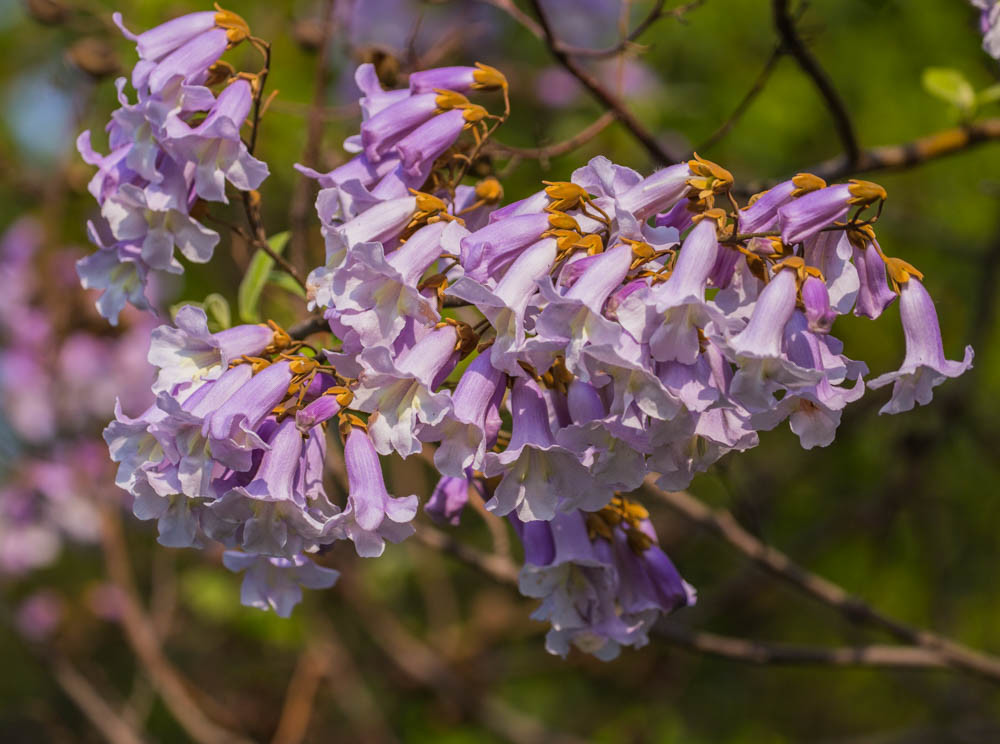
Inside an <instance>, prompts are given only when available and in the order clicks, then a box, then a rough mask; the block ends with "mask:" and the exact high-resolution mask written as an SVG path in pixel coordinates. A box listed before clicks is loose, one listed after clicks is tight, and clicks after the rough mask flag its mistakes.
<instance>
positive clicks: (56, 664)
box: [49, 656, 145, 744]
mask: <svg viewBox="0 0 1000 744" xmlns="http://www.w3.org/2000/svg"><path fill="white" fill-rule="evenodd" d="M49 667H50V669H51V670H52V677H53V678H54V679H55V681H56V683H57V684H58V685H59V688H60V689H61V690H62V691H63V692H64V693H66V697H68V698H69V699H70V700H72V701H73V703H74V704H75V705H76V707H77V708H79V709H80V712H82V713H83V715H84V716H86V718H87V720H88V721H90V723H91V724H92V725H93V727H94V728H95V729H97V730H98V731H99V732H100V733H101V736H103V737H104V738H105V739H106V740H107V741H108V744H143V742H144V741H145V739H143V737H142V735H141V733H140V732H138V731H136V730H135V729H134V728H132V726H131V725H130V724H129V723H128V721H126V720H125V719H124V718H122V717H121V716H119V715H118V714H117V713H116V712H115V709H114V708H113V707H112V706H111V705H109V704H108V702H107V701H106V700H105V699H104V698H103V697H101V694H100V693H99V692H98V691H97V690H96V689H95V688H94V686H93V685H92V684H91V683H90V682H89V681H88V680H87V678H86V677H84V676H83V675H82V674H81V673H80V672H79V671H78V670H77V669H76V667H74V666H73V664H72V663H70V661H69V660H68V659H66V658H63V657H61V656H55V657H53V658H52V659H51V660H50V663H49Z"/></svg>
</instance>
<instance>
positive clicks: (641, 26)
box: [559, 0, 705, 59]
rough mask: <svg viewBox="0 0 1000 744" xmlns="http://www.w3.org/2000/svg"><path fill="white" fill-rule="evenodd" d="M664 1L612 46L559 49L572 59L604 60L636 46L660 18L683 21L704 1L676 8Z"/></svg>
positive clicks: (658, 0)
mask: <svg viewBox="0 0 1000 744" xmlns="http://www.w3.org/2000/svg"><path fill="white" fill-rule="evenodd" d="M666 4H667V3H666V0H657V2H655V3H654V4H653V7H652V8H650V10H649V13H647V14H646V17H645V18H643V19H642V20H641V21H639V23H637V24H636V26H635V28H633V29H632V30H631V31H630V32H629V33H628V34H627V35H625V36H624V37H623V38H622V40H621V41H619V42H618V43H617V44H614V45H613V46H609V47H605V48H604V49H589V48H587V47H577V46H571V45H569V44H560V45H559V46H560V48H561V49H562V50H563V51H565V52H566V53H567V54H571V55H573V56H574V57H591V58H597V59H600V58H605V57H614V56H617V55H619V54H621V53H622V52H624V51H626V50H627V49H629V48H630V47H633V46H636V42H638V41H639V37H640V36H642V35H643V34H644V33H646V31H648V30H649V28H650V27H651V26H652V25H653V24H654V23H656V22H657V21H659V20H660V19H662V18H667V17H668V16H669V17H672V18H676V19H677V20H679V21H680V20H683V18H684V16H685V15H687V14H688V13H690V12H691V11H692V10H694V9H695V8H697V7H699V6H701V5H704V4H705V0H692V2H688V3H685V4H684V5H680V6H678V7H676V8H664V6H665V5H666Z"/></svg>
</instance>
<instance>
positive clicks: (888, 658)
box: [656, 624, 948, 669]
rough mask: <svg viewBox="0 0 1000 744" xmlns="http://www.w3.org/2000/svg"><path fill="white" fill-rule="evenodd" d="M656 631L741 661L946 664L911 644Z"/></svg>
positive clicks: (933, 666)
mask: <svg viewBox="0 0 1000 744" xmlns="http://www.w3.org/2000/svg"><path fill="white" fill-rule="evenodd" d="M656 634H657V635H658V636H660V637H662V638H663V639H665V640H666V641H668V642H670V643H671V644H673V645H675V646H678V647H680V648H685V649H688V650H689V651H694V652H697V653H701V654H707V655H709V656H718V657H720V658H723V659H729V660H730V661H739V662H742V663H745V664H757V665H777V666H804V665H820V666H832V667H896V668H909V669H942V668H947V667H948V665H947V664H946V663H945V662H944V661H943V660H942V659H941V657H940V656H939V655H938V654H937V653H935V652H933V651H930V650H928V649H925V648H915V647H913V646H879V645H873V646H841V647H832V648H824V647H821V646H799V645H791V644H785V643H762V642H760V641H751V640H747V639H744V638H731V637H729V636H721V635H716V634H714V633H704V632H695V631H690V630H687V629H685V628H679V627H676V626H673V625H667V624H662V625H661V626H657V628H656Z"/></svg>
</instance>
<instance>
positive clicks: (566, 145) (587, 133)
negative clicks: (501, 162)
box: [489, 111, 617, 161]
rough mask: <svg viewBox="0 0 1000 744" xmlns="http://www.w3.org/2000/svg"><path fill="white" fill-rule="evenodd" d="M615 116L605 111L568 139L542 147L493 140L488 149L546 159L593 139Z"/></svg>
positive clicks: (611, 112) (518, 155)
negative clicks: (520, 145)
mask: <svg viewBox="0 0 1000 744" xmlns="http://www.w3.org/2000/svg"><path fill="white" fill-rule="evenodd" d="M616 118H617V117H616V115H615V112H614V111H605V112H604V113H603V114H601V115H600V116H599V117H597V118H596V119H595V120H594V121H592V122H591V123H590V124H588V125H587V126H586V127H584V128H583V129H581V130H580V131H579V132H577V133H576V134H574V135H573V136H572V137H570V138H569V139H565V140H563V141H562V142H554V143H552V144H551V145H546V146H544V147H515V146H514V145H506V144H504V143H503V142H497V141H495V140H494V141H493V142H492V143H490V148H489V149H490V150H493V151H497V152H499V153H501V154H507V155H516V156H517V157H521V158H530V159H533V160H542V161H547V160H549V159H550V158H556V157H559V156H560V155H565V154H567V153H569V152H572V151H573V150H575V149H577V148H578V147H582V146H583V145H585V144H587V143H588V142H590V140H592V139H594V137H596V136H597V135H599V134H600V133H601V132H603V131H604V130H605V129H607V128H608V125H609V124H611V122H613V121H614V120H615V119H616Z"/></svg>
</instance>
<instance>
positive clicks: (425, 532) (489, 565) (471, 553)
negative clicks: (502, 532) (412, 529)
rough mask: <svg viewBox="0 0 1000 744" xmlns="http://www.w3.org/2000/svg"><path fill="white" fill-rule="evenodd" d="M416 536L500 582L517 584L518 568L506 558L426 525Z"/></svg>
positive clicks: (422, 526) (421, 527) (418, 530)
mask: <svg viewBox="0 0 1000 744" xmlns="http://www.w3.org/2000/svg"><path fill="white" fill-rule="evenodd" d="M416 537H417V539H418V540H419V541H420V542H422V543H423V544H424V545H426V546H428V547H430V548H433V549H434V550H438V551H441V552H444V553H448V554H449V555H451V556H454V557H455V558H457V559H458V560H460V561H461V562H462V563H465V564H466V565H469V566H472V567H473V568H475V569H477V570H479V571H481V572H483V573H484V574H486V575H488V576H491V577H492V578H494V579H496V580H497V581H499V582H501V583H504V584H517V574H518V568H517V566H516V565H514V563H513V562H512V561H510V560H509V559H507V558H504V557H502V556H500V555H495V554H494V555H491V554H488V553H483V552H481V551H479V550H476V549H475V548H472V547H470V546H468V545H466V544H465V543H463V542H461V541H460V540H456V539H455V538H453V537H452V536H451V535H449V534H448V533H447V532H442V531H441V530H439V529H436V528H434V527H430V526H428V525H420V527H419V528H418V529H417V534H416Z"/></svg>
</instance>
